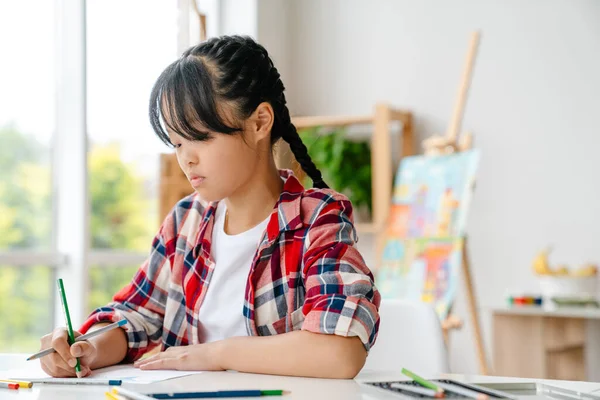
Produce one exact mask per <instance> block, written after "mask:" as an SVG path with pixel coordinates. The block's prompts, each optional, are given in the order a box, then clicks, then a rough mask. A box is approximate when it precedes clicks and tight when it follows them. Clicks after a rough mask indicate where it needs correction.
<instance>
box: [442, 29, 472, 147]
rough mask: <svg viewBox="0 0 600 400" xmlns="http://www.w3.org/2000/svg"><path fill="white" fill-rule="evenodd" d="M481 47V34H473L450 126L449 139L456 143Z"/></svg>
mask: <svg viewBox="0 0 600 400" xmlns="http://www.w3.org/2000/svg"><path fill="white" fill-rule="evenodd" d="M478 45H479V32H477V31H476V32H473V33H472V34H471V43H470V44H469V51H468V53H467V59H466V63H465V69H464V71H463V76H462V81H461V83H460V86H459V88H458V97H457V99H456V104H455V105H454V113H453V114H452V120H451V122H450V125H449V126H448V132H447V137H448V139H449V140H450V141H451V142H452V143H455V142H456V139H457V137H458V131H459V130H460V126H461V124H462V119H463V116H464V109H465V103H466V101H467V92H468V91H469V86H470V84H471V72H472V71H473V64H474V61H475V56H476V54H477V47H478Z"/></svg>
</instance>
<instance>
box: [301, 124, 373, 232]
mask: <svg viewBox="0 0 600 400" xmlns="http://www.w3.org/2000/svg"><path fill="white" fill-rule="evenodd" d="M300 136H301V137H302V141H303V142H304V143H305V144H306V147H307V148H308V154H309V155H310V156H311V158H312V160H313V161H314V163H315V165H316V166H317V167H318V168H319V169H320V170H321V172H322V173H323V179H324V180H325V182H326V183H327V184H328V185H329V187H331V188H332V189H335V190H337V191H338V192H340V193H343V194H345V195H346V196H348V198H349V199H350V201H351V202H352V205H353V206H354V211H355V220H356V221H357V222H367V221H369V220H370V219H371V210H372V203H373V198H372V194H371V188H372V184H371V172H372V171H371V148H370V146H369V142H368V141H367V140H360V139H353V138H348V135H347V132H346V129H345V128H334V129H327V130H325V129H324V128H322V127H315V128H307V129H303V130H301V131H300ZM303 183H304V185H305V186H306V187H310V186H312V185H311V183H312V182H311V180H310V178H309V177H306V178H305V180H304V182H303Z"/></svg>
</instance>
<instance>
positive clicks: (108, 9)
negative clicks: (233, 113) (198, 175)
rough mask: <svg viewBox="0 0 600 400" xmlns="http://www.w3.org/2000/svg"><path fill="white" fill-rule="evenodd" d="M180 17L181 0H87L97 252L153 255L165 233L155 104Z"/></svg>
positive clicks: (163, 148)
mask: <svg viewBox="0 0 600 400" xmlns="http://www.w3.org/2000/svg"><path fill="white" fill-rule="evenodd" d="M177 13H178V9H177V0H153V1H148V0H110V1H107V0H88V1H87V94H88V97H87V98H88V135H89V141H90V146H89V153H88V168H89V169H88V177H89V185H90V186H89V190H90V192H89V193H90V201H91V221H90V228H91V245H92V248H93V249H113V250H127V251H139V252H142V253H143V254H145V253H146V252H147V251H148V250H149V249H150V245H151V243H152V238H153V236H154V235H155V233H156V231H157V229H158V226H159V222H160V221H159V216H158V172H159V164H158V162H159V154H160V153H161V152H165V151H168V148H167V147H166V146H165V145H164V144H163V143H162V142H160V140H158V138H156V137H155V135H154V133H153V132H152V130H151V127H150V123H149V120H148V100H149V98H150V91H151V89H152V85H153V84H154V82H155V81H156V79H157V78H158V76H159V75H160V73H161V72H162V70H163V69H164V68H165V67H166V66H167V65H169V64H170V63H171V62H172V61H173V60H174V59H175V57H176V56H177ZM108 21H110V29H106V26H107V22H108ZM142 260H143V257H142Z"/></svg>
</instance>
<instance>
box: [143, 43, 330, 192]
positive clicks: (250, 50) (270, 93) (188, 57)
mask: <svg viewBox="0 0 600 400" xmlns="http://www.w3.org/2000/svg"><path fill="white" fill-rule="evenodd" d="M284 90H285V88H284V86H283V83H282V82H281V78H280V76H279V72H278V71H277V68H275V66H274V65H273V61H272V60H271V58H270V57H269V54H268V53H267V50H266V49H265V48H264V47H263V46H261V45H260V44H258V43H256V42H255V41H254V40H253V39H251V38H249V37H242V36H221V37H217V38H213V39H210V40H208V41H206V42H203V43H201V44H199V45H197V46H194V47H191V48H189V49H188V50H186V51H185V52H184V53H183V54H182V56H181V57H180V58H179V59H178V60H177V61H175V62H173V63H172V64H171V65H169V66H168V67H167V68H166V69H165V70H164V72H163V73H162V74H161V75H160V77H159V78H158V80H157V81H156V83H155V84H154V87H153V89H152V94H151V95H150V123H151V124H152V128H153V129H154V132H155V133H156V134H157V135H158V137H159V138H160V139H161V140H162V141H163V142H165V143H166V144H168V145H172V144H171V141H170V139H169V135H168V133H167V132H166V131H165V128H164V127H163V125H162V123H161V121H162V122H164V124H166V125H167V127H168V128H169V129H172V130H173V131H175V132H177V133H178V134H179V135H180V136H182V137H183V138H185V139H187V140H196V141H198V140H200V141H201V140H206V139H207V138H208V134H207V133H206V132H202V131H199V130H198V129H196V128H195V127H194V123H195V122H197V121H201V122H202V124H203V125H204V126H206V127H207V128H208V129H210V130H211V131H214V132H219V133H223V134H229V135H231V134H236V133H239V132H240V131H241V129H239V128H236V127H233V126H229V125H228V124H227V123H226V122H225V121H223V119H222V118H221V116H220V115H219V110H218V102H219V101H225V102H231V104H232V105H233V107H234V109H235V111H236V112H237V114H238V117H241V118H242V119H246V118H248V117H249V116H250V115H251V114H252V113H253V112H254V111H255V110H256V107H258V105H259V104H260V103H262V102H268V103H270V104H271V106H272V107H273V112H274V119H275V120H274V122H273V128H272V131H271V144H274V143H275V142H276V141H277V140H279V139H283V140H285V141H286V142H287V143H289V145H290V148H291V150H292V152H293V153H294V156H295V158H296V161H298V163H299V164H300V166H301V167H302V169H303V170H304V171H305V172H306V173H307V175H308V176H309V177H310V178H311V179H312V181H313V186H314V187H317V188H327V187H328V186H327V184H325V182H324V181H323V178H322V176H321V171H319V169H318V168H317V167H316V165H315V164H314V162H313V161H312V160H311V158H310V156H309V154H308V150H307V148H306V146H305V145H304V143H302V139H301V138H300V136H299V135H298V131H297V130H296V127H295V126H294V124H293V123H292V121H291V118H290V112H289V110H288V108H287V106H286V100H285V95H284V94H283V92H284ZM165 110H166V112H167V114H168V116H169V118H168V119H167V118H164V111H165Z"/></svg>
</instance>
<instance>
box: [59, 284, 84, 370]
mask: <svg viewBox="0 0 600 400" xmlns="http://www.w3.org/2000/svg"><path fill="white" fill-rule="evenodd" d="M57 284H58V293H59V294H60V302H61V304H62V307H63V311H64V313H65V320H66V323H67V333H68V334H69V345H72V344H73V343H75V335H74V334H73V325H71V315H70V314H69V305H68V304H67V295H66V294H65V286H64V285H63V280H62V279H60V278H59V279H58V281H57ZM76 360H77V364H76V365H75V373H76V374H77V377H79V375H80V374H81V364H79V358H76Z"/></svg>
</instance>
